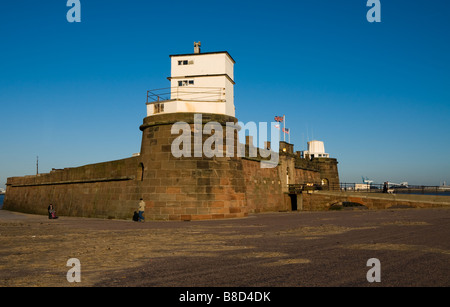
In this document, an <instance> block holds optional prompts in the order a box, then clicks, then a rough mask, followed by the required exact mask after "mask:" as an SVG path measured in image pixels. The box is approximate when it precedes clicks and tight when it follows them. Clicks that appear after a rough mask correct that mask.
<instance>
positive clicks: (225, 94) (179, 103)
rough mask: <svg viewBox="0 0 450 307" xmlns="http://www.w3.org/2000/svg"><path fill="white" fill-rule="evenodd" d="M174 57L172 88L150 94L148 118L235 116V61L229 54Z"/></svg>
mask: <svg viewBox="0 0 450 307" xmlns="http://www.w3.org/2000/svg"><path fill="white" fill-rule="evenodd" d="M200 46H201V43H200V42H198V43H197V42H195V43H194V53H189V54H174V55H171V56H170V59H171V76H170V77H168V78H167V79H169V81H170V88H163V89H157V90H151V91H148V92H147V116H152V115H156V114H164V113H178V112H188V113H214V114H223V115H229V116H233V117H234V116H235V112H234V90H233V86H234V73H233V66H234V63H235V61H234V60H233V58H232V57H231V55H230V54H229V53H228V52H226V51H219V52H205V53H201V52H200Z"/></svg>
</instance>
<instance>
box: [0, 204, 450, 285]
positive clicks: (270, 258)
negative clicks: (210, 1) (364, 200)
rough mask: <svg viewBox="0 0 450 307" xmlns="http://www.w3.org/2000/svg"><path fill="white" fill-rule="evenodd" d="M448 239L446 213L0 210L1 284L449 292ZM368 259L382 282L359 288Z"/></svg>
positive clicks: (448, 215)
mask: <svg viewBox="0 0 450 307" xmlns="http://www.w3.org/2000/svg"><path fill="white" fill-rule="evenodd" d="M449 238H450V210H449V209H397V210H353V211H340V212H336V211H334V212H283V213H281V212H280V213H264V214H255V215H250V216H249V217H247V218H242V219H229V220H215V221H198V222H197V221H196V222H194V221H191V222H152V221H146V222H145V223H137V222H132V221H131V220H129V221H124V220H102V219H89V218H77V217H64V216H62V217H59V219H56V220H49V219H48V218H47V216H39V215H29V214H23V213H16V212H10V211H6V210H0V259H1V262H0V286H12V287H16V286H26V287H30V286H38V287H42V286H58V287H77V286H82V287H89V286H165V287H170V286H183V287H203V286H213V287H215V286H267V287H287V286H289V287H299V286H445V287H448V286H450V266H449V264H450V240H449ZM70 258H77V259H79V261H80V264H81V268H80V269H81V270H80V272H81V275H80V276H81V282H79V283H70V282H68V280H67V277H66V274H67V272H68V270H69V269H71V267H69V266H67V261H68V260H69V259H70ZM370 258H377V259H379V260H380V262H381V282H380V283H369V282H368V281H367V278H366V273H367V271H368V270H369V269H370V267H367V260H368V259H370Z"/></svg>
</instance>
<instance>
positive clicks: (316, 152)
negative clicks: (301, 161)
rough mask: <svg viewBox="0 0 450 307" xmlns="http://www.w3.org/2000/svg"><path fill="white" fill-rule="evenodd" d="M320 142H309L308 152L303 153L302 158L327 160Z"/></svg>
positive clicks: (327, 156) (327, 155)
mask: <svg viewBox="0 0 450 307" xmlns="http://www.w3.org/2000/svg"><path fill="white" fill-rule="evenodd" d="M329 157H330V155H329V154H327V153H326V152H325V146H324V145H323V142H322V141H316V140H314V141H309V142H308V150H305V151H303V158H309V159H312V158H329Z"/></svg>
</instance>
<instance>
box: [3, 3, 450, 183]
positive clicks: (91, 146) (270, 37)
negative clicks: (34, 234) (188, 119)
mask: <svg viewBox="0 0 450 307" xmlns="http://www.w3.org/2000/svg"><path fill="white" fill-rule="evenodd" d="M66 2H67V1H65V0H49V1H32V0H20V1H19V0H14V1H13V0H5V1H1V2H0V137H1V141H0V148H1V150H0V187H3V186H4V184H5V183H6V178H7V177H11V176H23V175H32V174H35V172H36V156H39V170H40V172H49V171H50V170H51V169H52V168H64V167H75V166H81V165H85V164H91V163H97V162H103V161H111V160H116V159H122V158H125V157H128V156H131V154H133V153H135V152H139V150H140V143H141V131H140V130H139V125H140V124H141V123H142V120H143V118H144V117H145V116H146V106H145V100H146V91H147V90H148V89H155V88H161V87H168V86H169V83H168V81H167V79H166V77H168V76H169V74H170V61H169V54H176V53H191V52H192V51H193V42H194V41H201V42H202V51H203V52H208V51H228V52H229V53H230V54H231V55H232V56H233V58H234V59H235V60H236V64H235V81H236V85H235V106H236V117H237V118H238V119H239V120H240V121H242V122H249V121H255V122H270V121H273V118H274V116H276V115H280V116H281V115H283V114H285V115H286V124H287V128H290V130H291V142H292V143H294V144H295V150H304V149H306V142H307V141H308V140H311V139H318V140H322V141H324V143H325V149H326V151H327V152H328V153H330V155H331V156H332V157H335V158H337V159H338V160H339V172H340V178H341V182H361V176H362V175H364V176H367V177H369V178H370V179H372V180H374V181H375V182H377V183H382V182H383V181H385V180H389V181H391V182H401V181H408V182H409V183H410V184H424V185H438V184H440V182H442V181H444V180H445V181H447V183H450V160H449V157H450V142H449V139H450V121H449V116H450V91H449V89H450V73H449V72H450V59H449V55H450V41H449V30H450V18H448V13H449V11H450V2H449V1H444V0H433V1H424V0H423V1H406V0H390V1H387V0H381V23H369V22H368V21H367V19H366V14H367V11H368V10H369V8H368V7H367V6H366V3H367V1H365V0H352V1H335V0H316V1H310V0H308V1H304V0H296V1H287V0H280V1H248V0H247V1H246V0H240V1H237V0H228V1H216V0H209V1H203V0H201V1H198V0H192V1H177V0H174V1H141V0H128V1H124V0H120V1H119V0H109V1H107V0H103V1H99V0H89V1H88V0H81V1H80V2H81V22H80V23H69V22H67V19H66V13H67V11H68V10H69V8H68V7H67V6H66Z"/></svg>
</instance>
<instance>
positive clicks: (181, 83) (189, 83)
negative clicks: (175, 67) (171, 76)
mask: <svg viewBox="0 0 450 307" xmlns="http://www.w3.org/2000/svg"><path fill="white" fill-rule="evenodd" d="M188 85H194V80H181V81H178V86H188Z"/></svg>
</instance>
